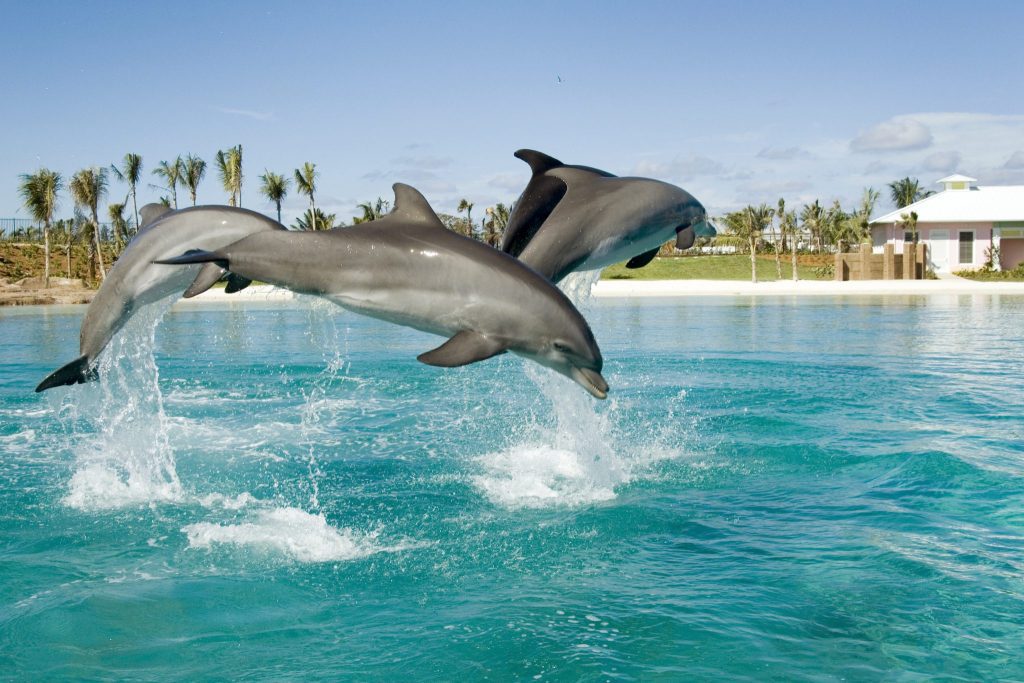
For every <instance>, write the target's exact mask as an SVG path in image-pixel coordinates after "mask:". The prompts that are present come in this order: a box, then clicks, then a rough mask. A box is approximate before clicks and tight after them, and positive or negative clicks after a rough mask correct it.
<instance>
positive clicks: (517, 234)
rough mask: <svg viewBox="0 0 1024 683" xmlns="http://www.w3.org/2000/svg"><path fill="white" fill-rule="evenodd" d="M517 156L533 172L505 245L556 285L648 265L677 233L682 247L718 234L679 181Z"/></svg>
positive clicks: (529, 153)
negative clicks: (573, 277) (577, 276)
mask: <svg viewBox="0 0 1024 683" xmlns="http://www.w3.org/2000/svg"><path fill="white" fill-rule="evenodd" d="M515 155H516V157H518V158H519V159H522V160H523V161H525V162H526V163H528V164H529V165H530V170H531V171H532V172H533V175H532V177H531V178H530V182H529V184H527V186H526V189H525V190H523V193H522V195H520V197H519V199H518V200H517V201H516V203H515V206H514V208H513V209H512V214H511V215H510V216H509V221H508V227H506V228H505V234H504V237H503V238H502V242H501V250H502V251H504V252H505V253H507V254H511V255H512V256H516V257H518V258H519V260H521V261H522V262H523V263H525V264H527V265H529V266H530V267H531V268H533V269H534V270H536V271H537V272H539V273H540V274H541V275H544V276H545V277H547V278H549V279H550V280H551V281H552V282H559V281H560V280H561V279H562V278H564V277H565V276H566V275H568V274H569V273H571V272H574V271H581V270H599V269H601V268H604V267H605V266H610V265H612V264H613V263H619V262H620V261H625V260H627V259H629V262H628V263H627V264H626V266H627V267H628V268H642V267H643V266H646V265H647V264H648V263H650V262H651V260H652V259H653V258H654V257H655V256H656V255H657V253H658V249H659V247H661V245H662V244H664V243H665V242H668V241H669V240H671V239H672V238H673V237H675V239H676V247H677V248H679V249H689V248H690V247H691V246H693V242H694V240H695V239H696V238H697V237H698V236H708V237H710V236H713V235H714V234H715V229H714V228H713V227H711V224H710V223H708V221H707V212H706V211H705V210H704V207H703V206H702V205H701V203H700V202H698V201H697V200H696V199H694V198H693V196H692V195H690V193H688V192H686V191H685V190H683V189H680V188H678V187H676V186H675V185H670V184H668V183H665V182H662V181H660V180H653V179H651V178H619V177H617V176H614V175H612V174H611V173H608V172H606V171H601V170H598V169H596V168H591V167H589V166H570V165H566V164H563V163H562V162H561V161H559V160H558V159H555V158H554V157H550V156H548V155H547V154H543V153H541V152H537V151H534V150H532V149H521V150H519V151H518V152H516V153H515Z"/></svg>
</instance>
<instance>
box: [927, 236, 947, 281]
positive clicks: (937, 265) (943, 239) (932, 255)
mask: <svg viewBox="0 0 1024 683" xmlns="http://www.w3.org/2000/svg"><path fill="white" fill-rule="evenodd" d="M928 260H929V261H931V266H932V270H934V271H935V272H937V273H945V272H947V271H948V270H949V230H931V231H929V233H928Z"/></svg>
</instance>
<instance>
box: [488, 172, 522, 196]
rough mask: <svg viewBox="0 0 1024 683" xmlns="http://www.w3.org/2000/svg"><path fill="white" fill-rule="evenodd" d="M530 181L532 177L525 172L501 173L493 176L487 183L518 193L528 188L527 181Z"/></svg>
mask: <svg viewBox="0 0 1024 683" xmlns="http://www.w3.org/2000/svg"><path fill="white" fill-rule="evenodd" d="M528 182H530V179H529V177H528V176H527V174H525V173H499V174H498V175H496V176H492V177H491V178H490V179H489V180H488V181H487V184H488V185H489V186H491V187H496V188H498V189H499V190H508V191H509V192H516V193H518V192H522V191H523V190H524V189H525V188H526V183H528Z"/></svg>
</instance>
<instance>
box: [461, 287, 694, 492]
mask: <svg viewBox="0 0 1024 683" xmlns="http://www.w3.org/2000/svg"><path fill="white" fill-rule="evenodd" d="M599 277H600V271H589V272H584V273H572V274H570V275H569V276H568V277H566V278H565V279H564V280H563V281H562V282H561V283H560V285H559V286H560V287H561V288H562V290H563V291H564V292H565V293H566V296H568V297H569V299H570V300H572V301H573V303H574V304H575V305H576V307H577V308H578V309H580V311H581V312H583V313H584V315H585V314H586V308H587V307H588V304H589V303H590V301H591V290H592V288H593V285H594V283H595V282H597V280H598V278H599ZM524 369H525V372H526V375H527V377H528V378H529V379H530V381H532V382H533V384H534V385H535V386H536V387H537V389H538V391H539V392H540V394H541V396H542V400H541V403H542V405H543V406H544V407H543V410H544V411H546V412H547V414H545V415H544V416H543V417H542V419H536V420H534V421H533V423H532V424H528V425H525V426H524V427H523V428H522V429H521V430H520V431H519V433H518V435H517V437H516V442H515V443H512V444H510V445H509V446H508V447H507V448H505V449H503V450H501V451H498V452H494V453H488V454H486V455H483V456H480V457H478V458H476V464H477V465H478V466H479V467H480V468H481V470H482V472H481V473H480V474H478V475H475V476H473V477H472V481H473V483H474V485H475V486H476V487H477V488H478V489H479V490H480V491H481V492H482V493H483V494H484V495H485V496H486V497H487V498H488V499H489V500H491V501H492V502H493V503H495V504H498V505H501V506H504V507H509V508H519V507H531V508H536V507H548V506H579V505H586V504H590V503H597V502H601V501H606V500H610V499H613V498H615V496H616V493H615V491H616V489H617V488H619V487H621V486H623V485H625V484H628V483H629V482H630V481H632V480H633V478H634V477H635V476H636V475H637V473H638V472H639V471H640V470H641V469H642V468H643V467H645V466H647V465H649V464H650V463H651V462H653V461H655V460H660V459H664V458H671V457H675V456H676V455H677V454H678V453H677V452H676V451H674V450H673V449H670V448H666V447H664V446H662V445H660V444H659V443H657V442H652V443H647V444H636V443H634V442H632V441H631V442H629V443H623V442H622V440H621V439H619V438H617V437H616V427H617V421H618V420H619V419H620V418H621V417H622V416H621V415H620V414H619V410H618V404H617V402H616V400H615V399H614V398H612V399H609V400H608V401H606V402H601V403H599V402H597V401H595V400H594V399H593V398H592V397H591V396H590V395H589V394H587V393H586V392H584V391H582V390H581V389H580V387H579V386H578V385H577V384H575V383H574V382H572V381H571V380H569V379H568V378H566V377H563V376H561V375H559V374H557V373H554V372H551V371H550V370H548V369H546V368H542V367H540V366H537V365H535V364H532V363H526V364H525V365H524ZM656 438H657V437H655V439H656Z"/></svg>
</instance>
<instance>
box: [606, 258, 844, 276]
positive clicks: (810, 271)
mask: <svg viewBox="0 0 1024 683" xmlns="http://www.w3.org/2000/svg"><path fill="white" fill-rule="evenodd" d="M814 268H815V266H814V265H808V264H803V263H798V264H797V275H798V276H799V277H800V279H801V280H822V279H824V280H830V279H831V277H824V278H821V277H818V276H817V275H815V273H814ZM792 277H793V269H792V268H791V267H790V265H789V258H788V257H786V258H783V259H782V279H784V280H789V279H791V278H792ZM602 278H603V279H605V280H750V256H749V255H747V254H729V255H721V256H676V257H666V258H662V257H658V258H656V259H654V260H653V261H651V262H650V263H649V264H647V265H646V266H644V267H643V268H638V269H636V270H631V269H629V268H626V266H625V264H622V263H619V264H616V265H614V266H610V267H608V268H605V269H604V273H603V274H602ZM757 279H758V281H761V282H767V281H771V280H775V279H776V278H775V258H774V257H771V256H769V257H763V256H759V257H758V259H757Z"/></svg>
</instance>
